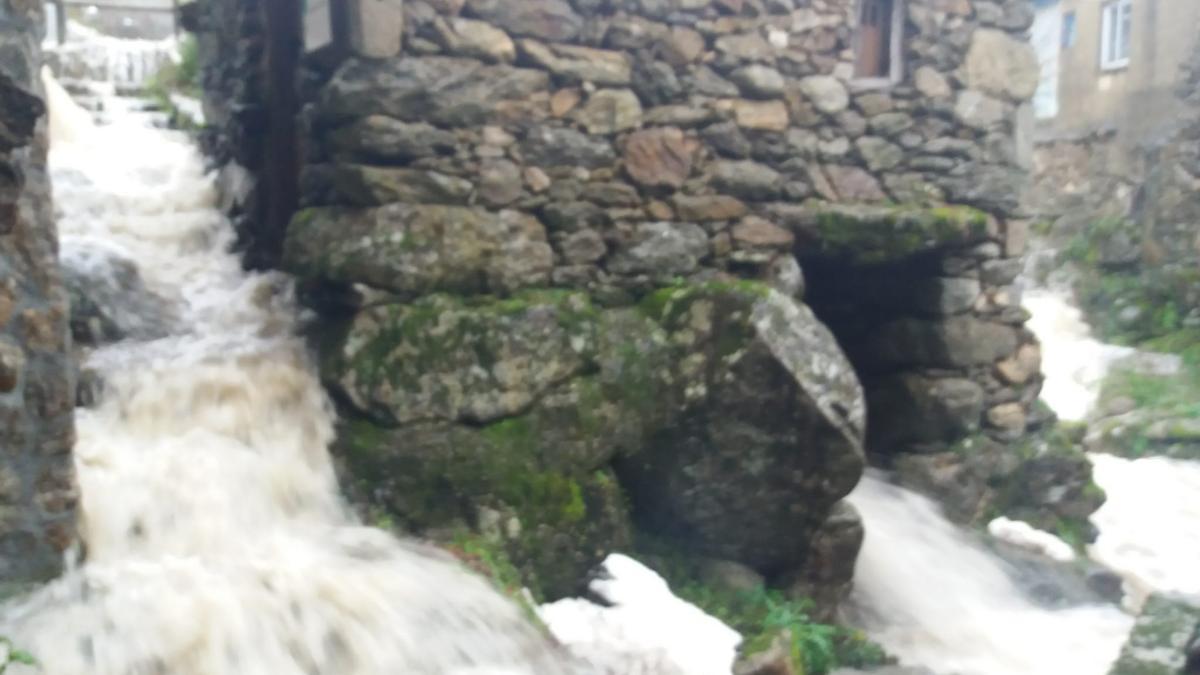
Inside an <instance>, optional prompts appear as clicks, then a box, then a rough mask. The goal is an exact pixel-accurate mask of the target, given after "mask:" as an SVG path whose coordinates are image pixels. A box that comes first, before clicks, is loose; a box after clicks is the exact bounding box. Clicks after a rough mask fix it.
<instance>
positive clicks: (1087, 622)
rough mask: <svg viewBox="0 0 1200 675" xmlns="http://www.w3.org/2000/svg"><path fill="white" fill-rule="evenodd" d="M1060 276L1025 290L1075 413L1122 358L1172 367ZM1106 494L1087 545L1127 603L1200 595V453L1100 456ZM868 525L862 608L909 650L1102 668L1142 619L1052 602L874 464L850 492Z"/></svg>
mask: <svg viewBox="0 0 1200 675" xmlns="http://www.w3.org/2000/svg"><path fill="white" fill-rule="evenodd" d="M1064 288H1065V287H1063V286H1061V285H1060V286H1056V287H1054V288H1042V289H1037V290H1035V291H1032V292H1030V293H1028V294H1026V296H1025V301H1024V302H1025V306H1026V307H1027V308H1028V309H1029V310H1030V312H1031V313H1032V314H1033V318H1032V319H1031V320H1030V322H1029V326H1030V328H1031V329H1032V330H1033V331H1034V332H1035V333H1036V334H1037V335H1038V338H1039V339H1040V341H1041V343H1042V350H1043V372H1044V374H1045V376H1046V383H1045V387H1044V389H1043V392H1042V398H1043V400H1044V401H1045V402H1046V403H1047V404H1048V405H1049V406H1050V407H1051V408H1052V409H1053V410H1054V411H1055V412H1056V413H1057V414H1058V415H1059V417H1061V418H1063V419H1067V420H1086V419H1088V418H1089V417H1090V416H1091V415H1092V414H1093V412H1094V410H1093V409H1094V407H1095V405H1096V402H1097V400H1098V398H1099V394H1100V387H1101V384H1102V382H1103V380H1104V377H1105V376H1106V375H1107V374H1108V373H1109V371H1110V370H1111V369H1113V368H1131V369H1136V370H1138V371H1140V372H1143V373H1150V374H1159V375H1170V374H1172V373H1173V372H1175V371H1176V370H1178V368H1179V360H1178V358H1176V357H1173V356H1169V355H1161V354H1146V353H1140V352H1137V351H1136V350H1133V349H1129V348H1126V347H1118V346H1114V345H1107V344H1104V343H1101V342H1099V341H1098V340H1095V339H1094V338H1093V337H1092V336H1091V330H1090V329H1089V327H1088V326H1087V324H1086V322H1085V321H1084V319H1083V315H1082V312H1081V311H1080V310H1079V309H1078V308H1077V307H1076V306H1075V305H1074V304H1073V302H1072V301H1071V300H1070V294H1069V292H1068V291H1066V290H1064ZM1091 459H1092V463H1093V466H1094V468H1095V479H1096V482H1097V483H1098V484H1099V485H1100V486H1101V487H1103V488H1104V489H1105V491H1106V492H1107V494H1108V501H1107V502H1106V503H1105V504H1104V506H1103V507H1102V508H1101V509H1100V510H1099V511H1097V512H1096V513H1095V514H1094V515H1093V517H1092V521H1093V522H1094V523H1095V524H1096V525H1097V527H1098V528H1099V530H1100V537H1099V539H1098V540H1097V541H1096V542H1095V543H1094V544H1093V545H1091V546H1090V547H1089V549H1088V553H1089V555H1090V557H1091V558H1092V559H1093V560H1095V561H1097V562H1099V563H1100V564H1102V565H1104V566H1105V567H1108V568H1109V569H1111V570H1113V571H1115V572H1117V573H1118V574H1120V575H1121V577H1122V578H1123V579H1124V580H1125V591H1126V598H1125V603H1124V604H1125V607H1126V609H1128V610H1131V611H1133V612H1136V611H1138V610H1139V609H1140V606H1141V603H1142V601H1143V600H1144V599H1145V597H1146V595H1147V594H1148V593H1151V592H1154V591H1179V592H1184V593H1193V594H1200V576H1198V575H1197V574H1196V570H1197V568H1198V565H1200V463H1196V462H1186V461H1179V460H1172V459H1166V458H1147V459H1139V460H1127V459H1122V458H1119V457H1113V456H1110V455H1102V454H1094V455H1092V456H1091ZM851 500H852V501H853V502H854V504H855V505H856V506H857V507H858V509H859V511H860V512H861V513H862V514H863V518H864V520H865V521H866V524H867V537H866V541H865V544H864V546H863V551H862V553H861V555H860V557H859V561H858V567H857V569H856V577H855V593H854V602H853V604H854V607H855V610H856V612H857V613H858V615H859V616H858V618H859V620H860V622H861V623H862V625H863V626H864V628H866V629H867V631H868V632H869V633H870V634H871V636H872V637H873V638H875V639H876V640H878V641H879V642H881V643H882V644H884V645H885V646H886V647H887V648H888V649H889V650H890V651H892V652H894V653H895V654H897V655H899V656H900V657H901V659H902V660H903V661H905V662H907V663H911V664H920V665H924V666H928V667H931V668H933V669H934V670H935V671H937V672H939V673H955V674H958V675H1040V674H1043V673H1044V674H1045V675H1056V674H1061V673H1071V674H1072V675H1103V674H1104V673H1107V672H1108V669H1109V667H1110V665H1111V663H1112V661H1113V660H1114V659H1115V658H1116V656H1117V654H1118V652H1119V650H1120V647H1121V645H1122V643H1123V642H1124V640H1125V638H1126V636H1127V634H1128V631H1129V629H1130V627H1131V626H1132V622H1133V619H1132V617H1131V615H1129V614H1125V613H1123V612H1121V611H1119V610H1118V609H1117V608H1115V607H1111V606H1080V607H1074V608H1068V609H1049V608H1044V607H1041V606H1039V605H1038V604H1037V603H1036V602H1034V601H1033V600H1032V599H1030V598H1028V597H1027V596H1026V594H1025V592H1024V591H1023V590H1022V589H1021V588H1020V587H1019V586H1018V585H1017V584H1016V583H1014V581H1013V575H1012V573H1011V570H1009V569H1007V568H1006V565H1005V564H1004V563H1003V562H1001V561H1000V560H999V559H998V558H997V557H996V556H995V555H993V554H992V553H990V552H989V551H988V550H986V549H985V548H983V547H982V546H981V545H980V544H979V542H978V539H977V537H976V536H975V535H974V534H972V533H968V532H966V531H964V530H962V529H960V528H957V527H956V526H954V525H952V524H951V523H949V522H948V521H947V520H946V519H945V518H944V516H943V515H942V513H941V511H940V509H939V508H938V507H937V505H936V504H934V503H933V502H931V501H929V500H927V499H925V498H924V497H921V496H919V495H916V494H914V493H912V492H909V491H907V490H904V489H902V488H898V487H895V486H892V485H889V484H887V483H886V482H884V481H882V480H881V479H880V478H878V477H874V476H868V477H867V478H865V479H864V481H863V483H862V484H861V485H860V486H859V488H858V489H857V490H856V491H855V492H854V494H853V495H851Z"/></svg>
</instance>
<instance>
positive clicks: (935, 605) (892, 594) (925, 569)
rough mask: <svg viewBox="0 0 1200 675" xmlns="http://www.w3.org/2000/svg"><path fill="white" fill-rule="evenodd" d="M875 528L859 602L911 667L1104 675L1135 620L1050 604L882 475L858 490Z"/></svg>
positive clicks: (861, 617) (991, 674)
mask: <svg viewBox="0 0 1200 675" xmlns="http://www.w3.org/2000/svg"><path fill="white" fill-rule="evenodd" d="M850 501H851V502H852V503H853V504H854V506H855V507H857V508H858V510H859V512H860V513H862V516H863V520H864V521H865V522H866V525H867V534H866V540H865V542H864V543H863V549H862V552H861V553H860V554H859V558H858V564H857V567H856V569H855V582H854V595H853V598H852V605H853V607H854V611H855V613H856V614H857V615H858V616H857V619H858V621H859V623H860V624H861V627H862V628H863V629H864V630H866V632H867V633H868V634H869V635H870V636H871V638H873V639H875V640H877V641H878V642H879V643H880V644H882V645H883V646H884V647H885V648H886V649H887V650H888V651H889V652H891V653H893V654H895V655H897V656H898V657H899V658H900V660H901V662H902V663H906V664H910V665H922V666H926V667H928V668H931V669H933V670H934V671H935V672H938V673H946V674H956V675H1062V674H1063V673H1071V675H1104V673H1107V672H1108V668H1109V666H1110V665H1111V664H1112V662H1113V661H1114V660H1115V659H1116V657H1117V655H1118V654H1119V652H1120V649H1121V645H1122V643H1124V641H1125V636H1126V635H1127V634H1128V632H1129V629H1130V628H1131V626H1132V625H1133V619H1132V618H1131V617H1130V616H1128V615H1126V614H1125V613H1123V612H1121V611H1120V610H1118V609H1116V608H1115V607H1110V606H1086V607H1075V608H1070V609H1046V608H1043V607H1040V606H1038V605H1037V604H1035V603H1034V602H1033V601H1032V600H1030V599H1028V598H1027V597H1026V596H1025V593H1024V592H1023V590H1022V589H1021V588H1020V587H1018V586H1017V585H1016V584H1015V583H1014V582H1013V581H1012V578H1011V577H1010V576H1009V574H1008V573H1006V571H1005V568H1004V566H1003V564H1002V563H1001V562H1000V561H999V560H998V559H997V558H996V557H995V556H994V555H993V554H991V553H990V552H988V551H987V550H986V549H984V548H982V547H981V546H980V545H979V544H978V543H977V541H976V540H975V539H974V538H973V537H972V536H971V535H970V534H968V533H966V532H964V531H962V530H961V529H960V528H958V527H957V526H955V525H954V524H952V523H950V522H949V521H948V520H946V518H945V517H944V516H943V515H942V513H941V510H940V508H939V507H938V506H937V504H935V503H934V502H932V501H930V500H929V499H926V498H925V497H922V496H920V495H917V494H915V493H913V492H910V491H908V490H904V489H902V488H899V487H895V486H893V485H889V484H887V483H886V482H884V481H883V480H881V479H879V478H877V477H874V476H870V475H868V476H866V477H864V479H863V481H862V483H860V484H859V486H858V488H857V489H855V491H854V492H853V493H852V494H851V495H850Z"/></svg>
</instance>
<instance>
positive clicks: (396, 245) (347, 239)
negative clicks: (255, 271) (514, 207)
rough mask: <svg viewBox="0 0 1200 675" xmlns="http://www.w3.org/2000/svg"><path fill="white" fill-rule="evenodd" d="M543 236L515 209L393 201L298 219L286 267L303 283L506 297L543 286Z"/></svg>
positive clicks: (547, 254) (546, 255)
mask: <svg viewBox="0 0 1200 675" xmlns="http://www.w3.org/2000/svg"><path fill="white" fill-rule="evenodd" d="M552 265H553V253H552V252H551V250H550V246H549V245H548V244H547V243H546V232H545V229H544V228H543V227H542V225H541V223H539V222H538V221H537V219H535V218H533V217H532V216H528V215H525V214H522V213H519V212H516V211H500V212H493V211H487V210H485V209H482V208H476V207H465V206H450V205H436V204H404V203H392V204H387V205H385V206H381V207H378V208H363V209H356V208H344V207H317V208H310V209H305V210H303V211H301V212H299V213H297V214H296V216H295V217H294V218H293V219H292V224H291V226H290V227H289V228H288V232H287V239H286V240H285V242H284V253H283V266H284V268H285V269H287V270H288V271H289V272H291V273H292V274H295V275H296V276H297V277H299V278H300V279H302V280H321V281H336V282H342V283H361V284H366V285H368V286H372V287H374V288H378V289H381V290H384V291H388V292H391V293H395V294H397V295H400V296H405V297H415V296H418V295H421V294H424V293H429V292H433V291H437V290H443V291H452V292H458V293H488V292H501V291H507V290H512V289H515V288H520V287H524V286H534V285H539V284H544V283H545V282H546V280H547V279H548V278H549V274H550V269H551V267H552Z"/></svg>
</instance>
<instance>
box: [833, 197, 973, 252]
mask: <svg viewBox="0 0 1200 675" xmlns="http://www.w3.org/2000/svg"><path fill="white" fill-rule="evenodd" d="M813 208H814V209H815V213H814V216H813V218H812V221H813V224H814V226H815V233H814V235H815V237H816V239H817V241H816V245H817V246H819V247H820V248H821V249H822V250H823V251H824V252H825V253H827V254H831V255H841V256H845V257H848V258H850V259H852V260H853V261H855V262H857V263H859V264H867V265H870V264H878V263H884V262H889V261H892V260H899V259H902V258H907V257H909V256H912V255H914V254H916V253H920V252H922V251H928V250H933V249H936V248H940V247H942V246H945V245H947V244H951V243H969V242H972V241H978V240H981V239H983V238H984V237H986V235H987V228H988V215H987V214H986V213H984V212H983V211H980V210H978V209H974V208H971V207H968V206H938V207H933V208H930V207H925V206H921V205H891V206H878V205H854V204H822V205H819V206H816V207H813Z"/></svg>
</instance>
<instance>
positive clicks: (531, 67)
mask: <svg viewBox="0 0 1200 675" xmlns="http://www.w3.org/2000/svg"><path fill="white" fill-rule="evenodd" d="M346 8H347V10H348V12H349V16H344V17H341V18H340V19H339V22H335V26H334V27H335V32H338V34H337V40H336V41H335V47H334V48H333V49H329V50H324V51H323V52H322V53H321V54H320V55H314V56H313V57H311V58H310V61H309V63H308V68H307V70H306V71H305V72H304V73H303V74H302V76H301V77H300V80H299V81H300V82H302V83H303V87H302V89H303V91H304V92H306V99H307V102H308V103H307V106H306V108H305V111H304V114H303V124H302V127H303V132H302V134H301V135H302V138H301V139H299V142H300V144H301V145H302V146H303V148H304V155H305V156H304V166H303V171H302V173H301V183H300V190H299V193H300V199H301V202H302V203H301V207H302V208H301V210H299V211H298V212H297V214H296V215H295V217H294V218H293V220H292V222H291V225H290V227H289V229H288V232H287V236H286V238H285V241H284V246H283V256H282V259H283V265H284V267H285V268H286V269H288V270H289V271H291V272H293V273H294V274H296V276H297V277H298V278H299V279H300V281H301V283H302V289H303V291H304V292H305V294H306V297H307V298H308V299H309V301H310V302H311V303H312V304H313V305H314V306H315V307H316V308H318V309H319V310H320V311H321V313H322V315H323V318H322V322H321V325H320V326H319V327H318V328H317V332H318V333H319V339H320V342H321V344H322V354H323V357H322V369H323V374H324V376H325V378H326V381H327V383H328V385H329V387H330V389H331V391H332V392H333V394H334V396H335V397H336V398H337V400H338V403H339V405H340V408H341V410H342V413H343V418H344V420H345V423H344V425H343V429H342V434H341V439H340V441H339V449H340V451H341V453H342V455H343V457H344V458H345V459H346V461H347V464H348V466H349V478H350V484H351V487H352V489H353V490H354V491H355V492H356V493H357V494H359V495H360V496H362V497H364V499H365V500H366V501H369V502H371V503H372V504H374V505H375V507H376V508H378V509H379V512H381V513H386V516H387V518H388V520H389V521H390V522H397V523H398V524H400V525H402V526H404V527H405V528H406V529H411V530H415V531H418V532H423V533H426V534H430V535H435V536H445V534H446V533H447V532H455V531H458V530H459V529H460V528H462V527H468V528H471V529H474V530H475V531H478V532H483V533H484V534H485V535H486V536H488V537H489V538H491V539H494V540H496V541H499V542H500V543H502V544H503V545H504V547H505V548H506V549H507V550H508V552H509V553H510V554H512V555H513V556H514V558H515V560H516V562H517V563H518V565H519V566H520V567H521V569H522V571H523V572H525V573H527V574H532V575H540V577H541V578H540V579H539V581H540V582H541V583H540V584H538V585H540V587H541V588H542V590H544V591H546V592H547V593H548V594H550V595H558V594H565V593H569V592H571V591H572V590H573V588H572V584H573V583H574V582H575V581H577V580H578V578H579V575H580V574H582V572H583V571H584V570H586V569H587V567H588V566H589V565H590V564H591V563H593V562H595V561H596V560H597V559H598V557H599V556H601V555H602V554H603V553H604V552H605V551H607V550H611V549H613V548H614V547H620V546H625V545H627V544H628V543H629V537H630V531H631V523H632V522H636V523H637V524H638V525H639V526H640V527H641V529H642V530H643V531H644V532H648V533H651V534H652V535H654V536H655V537H664V538H667V539H670V540H672V541H673V542H674V543H676V544H679V545H681V546H682V547H683V549H684V550H686V551H689V552H691V553H693V554H696V555H704V556H711V557H716V558H722V559H732V560H736V561H739V562H742V563H746V564H749V565H751V566H752V567H754V568H755V569H757V570H758V571H759V572H762V573H764V574H766V575H767V576H768V577H769V578H770V579H771V580H772V582H773V583H776V584H789V585H792V587H793V588H794V589H796V592H797V593H801V594H804V595H809V596H820V599H821V600H822V604H823V608H825V609H828V608H829V607H830V606H831V605H832V604H835V603H836V601H837V599H838V598H840V596H841V594H842V593H844V592H845V590H846V588H847V587H848V586H847V585H848V582H849V581H850V575H851V573H852V568H853V559H854V556H855V555H856V553H857V549H858V545H859V543H860V542H861V537H862V528H861V524H860V523H859V522H858V519H857V516H856V515H855V514H854V512H853V509H852V508H850V507H848V506H846V505H845V504H844V503H842V502H839V501H838V500H839V499H840V498H841V497H842V496H844V495H845V494H846V492H848V491H849V489H850V488H851V487H852V486H853V484H854V482H855V481H856V480H857V478H858V476H859V474H860V472H861V470H862V466H863V454H862V453H863V446H864V444H865V432H866V431H867V430H866V429H865V428H864V426H865V425H864V422H865V419H864V415H863V392H862V389H861V388H860V386H859V380H860V379H861V380H862V382H863V384H865V386H866V397H867V399H869V400H870V402H871V404H872V407H873V408H874V410H876V411H877V412H875V413H873V416H872V417H871V420H870V422H871V423H870V427H869V436H870V440H871V444H872V446H873V449H874V450H875V451H877V452H878V453H880V455H882V456H889V455H892V454H894V453H896V452H901V451H912V450H916V451H922V452H924V451H931V450H932V451H936V450H943V449H945V448H947V447H949V446H950V445H951V444H953V443H954V442H955V441H958V440H961V439H962V438H964V437H966V436H969V435H972V434H975V433H980V432H986V433H988V434H991V435H993V436H995V437H996V438H1000V439H1007V440H1011V439H1015V438H1017V437H1019V436H1021V435H1022V434H1023V433H1024V432H1025V431H1026V429H1027V428H1028V427H1029V426H1031V425H1037V424H1038V423H1039V420H1037V419H1036V416H1034V415H1031V414H1030V410H1031V408H1032V403H1033V401H1034V399H1035V398H1036V395H1037V391H1038V389H1039V387H1040V374H1039V372H1038V371H1039V367H1038V366H1039V360H1040V356H1039V353H1038V348H1037V345H1036V343H1035V341H1034V339H1033V336H1032V335H1031V334H1030V333H1029V332H1028V331H1026V330H1025V329H1024V328H1023V323H1024V321H1025V319H1026V316H1025V314H1024V313H1023V311H1022V310H1021V309H1020V308H1019V298H1017V296H1016V293H1015V292H1014V291H1013V289H1012V283H1013V281H1014V279H1015V277H1016V275H1017V272H1018V270H1019V267H1020V263H1019V258H1020V256H1021V254H1022V252H1023V247H1024V241H1025V227H1024V223H1023V221H1022V220H1020V219H1019V216H1020V213H1019V207H1018V203H1019V192H1020V190H1021V188H1022V187H1023V184H1024V175H1025V174H1024V167H1025V165H1026V164H1027V161H1028V154H1027V153H1026V152H1023V147H1024V146H1023V144H1024V142H1025V140H1026V136H1027V134H1026V131H1027V123H1028V121H1029V114H1030V113H1029V106H1028V103H1027V100H1028V98H1029V97H1030V96H1031V95H1032V94H1033V91H1034V89H1035V88H1036V85H1037V65H1036V59H1035V58H1034V55H1033V52H1032V50H1031V48H1030V47H1029V46H1028V45H1026V44H1025V43H1024V32H1025V31H1026V30H1027V28H1028V26H1029V24H1030V22H1031V20H1032V13H1031V11H1030V9H1029V7H1028V4H1027V3H1026V2H1024V1H1022V0H1009V1H1007V2H988V1H983V0H980V1H976V2H971V1H970V0H909V1H908V2H907V3H905V8H904V14H903V19H902V23H903V26H904V35H903V38H902V40H903V42H902V45H903V48H902V49H901V52H902V54H903V60H902V67H901V68H900V69H899V71H900V72H901V74H902V77H901V78H900V81H899V82H895V83H887V82H884V83H880V82H871V83H865V82H861V81H856V80H855V78H854V68H855V66H854V41H855V23H856V16H857V9H856V3H854V2H851V1H850V0H845V1H841V2H833V1H829V0H811V1H809V2H798V1H794V0H765V1H762V0H574V1H573V2H567V1H566V0H429V1H420V0H406V1H404V2H400V1H399V0H385V1H383V2H369V3H356V2H349V3H346ZM401 19H402V20H401ZM331 59H332V60H331ZM331 64H332V67H331ZM802 301H807V303H808V305H810V306H811V307H812V309H813V310H815V311H816V316H814V315H813V314H812V311H810V309H809V307H808V306H806V305H805V304H802ZM817 317H819V319H818V318H817ZM826 324H827V325H828V328H827V327H826ZM829 328H832V333H830V330H829ZM846 355H848V356H849V362H848V361H847V359H846ZM851 364H852V365H851ZM855 371H857V376H856V374H855ZM989 447H991V446H989Z"/></svg>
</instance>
